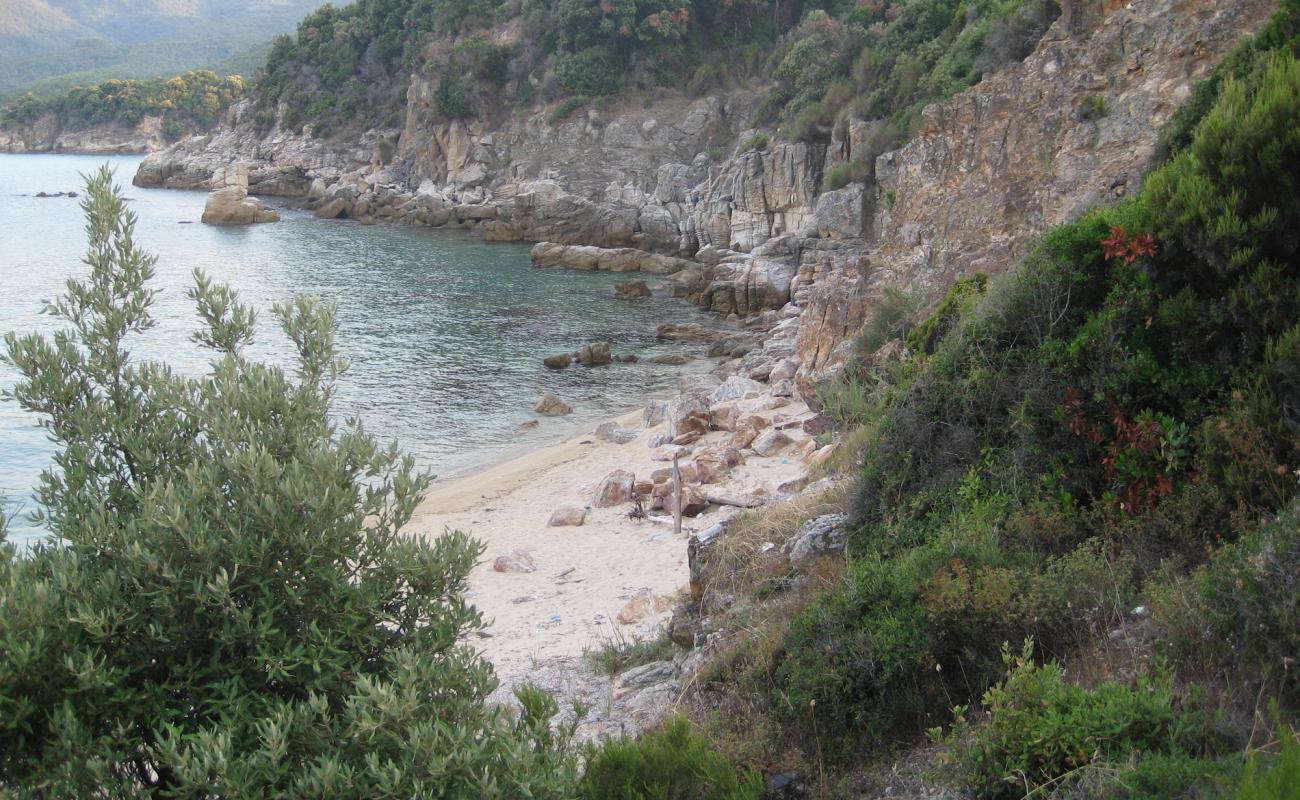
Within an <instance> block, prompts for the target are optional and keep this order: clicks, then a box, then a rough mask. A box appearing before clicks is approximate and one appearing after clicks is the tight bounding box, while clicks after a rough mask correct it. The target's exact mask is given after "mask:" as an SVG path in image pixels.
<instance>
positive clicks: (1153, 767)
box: [948, 644, 1232, 800]
mask: <svg viewBox="0 0 1300 800" xmlns="http://www.w3.org/2000/svg"><path fill="white" fill-rule="evenodd" d="M1031 656H1032V646H1031V645H1029V644H1026V646H1025V651H1024V653H1023V654H1022V655H1020V656H1019V657H1017V658H1014V659H1013V658H1012V657H1011V654H1010V652H1009V651H1004V659H1005V661H1006V664H1007V667H1008V673H1007V677H1006V679H1005V680H1004V681H1003V682H1001V683H999V684H998V685H997V686H994V687H993V688H991V689H989V691H988V692H987V693H986V694H985V695H984V698H983V707H984V710H985V713H986V715H987V723H986V724H983V725H979V726H974V725H970V724H968V723H966V722H965V721H964V720H960V721H959V723H958V724H957V725H956V726H955V729H954V731H953V733H952V734H951V735H950V736H949V737H948V740H949V742H950V743H951V744H952V745H953V747H954V749H955V751H956V753H957V758H958V762H959V765H960V768H961V770H962V772H963V776H964V780H965V782H966V783H967V785H968V786H969V788H970V789H971V791H972V792H973V793H974V794H975V795H976V796H977V797H981V798H988V800H996V799H997V798H1006V799H1007V800H1019V798H1023V797H1027V796H1032V795H1034V794H1035V793H1045V792H1046V791H1047V790H1051V791H1052V792H1056V793H1059V792H1063V791H1064V790H1066V789H1068V788H1069V787H1070V786H1071V785H1078V786H1087V785H1089V784H1092V787H1091V788H1092V789H1093V790H1094V791H1096V790H1097V788H1098V787H1097V784H1104V785H1105V787H1106V788H1105V790H1104V791H1102V792H1101V794H1103V795H1104V796H1107V797H1114V798H1120V797H1129V798H1134V800H1137V798H1144V799H1145V800H1155V799H1156V798H1180V797H1190V796H1193V794H1192V793H1193V792H1196V791H1198V790H1201V791H1207V792H1208V791H1209V790H1211V789H1214V788H1217V786H1216V785H1217V784H1218V782H1219V780H1220V779H1221V773H1222V772H1223V771H1224V769H1225V765H1223V764H1220V763H1218V758H1217V757H1221V756H1223V755H1224V754H1226V753H1227V752H1229V751H1230V750H1231V745H1232V742H1231V739H1230V737H1228V736H1226V735H1225V734H1224V733H1223V732H1222V731H1221V729H1220V726H1219V725H1217V724H1216V723H1215V722H1214V720H1213V719H1212V718H1211V717H1209V716H1207V715H1206V714H1205V712H1203V711H1201V710H1200V709H1199V708H1198V707H1197V699H1196V698H1195V697H1194V696H1193V697H1192V698H1190V699H1189V700H1180V699H1179V698H1178V697H1177V695H1176V694H1175V692H1174V691H1173V690H1172V689H1171V687H1170V683H1169V679H1168V677H1167V676H1164V675H1160V674H1156V675H1143V676H1139V677H1138V678H1137V679H1136V681H1134V683H1132V684H1127V683H1115V682H1104V683H1101V684H1099V685H1098V686H1096V687H1094V688H1092V689H1084V688H1082V687H1080V686H1077V685H1074V684H1071V683H1067V682H1066V681H1065V676H1064V673H1063V671H1062V670H1061V668H1060V667H1059V666H1057V665H1056V664H1054V663H1049V664H1046V665H1044V666H1037V665H1035V663H1034V662H1033V660H1032V657H1031ZM1097 767H1100V768H1103V769H1105V770H1106V772H1102V770H1093V771H1090V768H1097ZM1097 773H1102V775H1101V777H1099V776H1098V774H1097ZM1085 796H1087V795H1085ZM1198 796H1204V797H1210V796H1212V795H1210V794H1208V793H1207V794H1204V795H1198Z"/></svg>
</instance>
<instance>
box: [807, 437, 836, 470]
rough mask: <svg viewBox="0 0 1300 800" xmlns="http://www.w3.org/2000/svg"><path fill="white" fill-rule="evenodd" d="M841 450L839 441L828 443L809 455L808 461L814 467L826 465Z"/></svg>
mask: <svg viewBox="0 0 1300 800" xmlns="http://www.w3.org/2000/svg"><path fill="white" fill-rule="evenodd" d="M839 451H840V445H839V442H834V443H832V444H828V445H826V446H825V447H823V448H821V449H820V450H817V451H815V452H814V453H813V454H812V455H811V456H809V457H808V463H809V464H811V465H813V466H814V467H822V466H825V465H826V464H827V463H828V462H829V461H830V460H831V459H832V458H834V457H835V454H836V453H838V452H839Z"/></svg>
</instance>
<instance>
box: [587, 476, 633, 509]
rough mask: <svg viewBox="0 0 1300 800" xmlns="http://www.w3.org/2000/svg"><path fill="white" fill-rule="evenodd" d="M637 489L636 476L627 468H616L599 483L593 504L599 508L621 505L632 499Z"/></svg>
mask: <svg viewBox="0 0 1300 800" xmlns="http://www.w3.org/2000/svg"><path fill="white" fill-rule="evenodd" d="M635 490H636V476H635V475H633V474H632V473H630V472H628V471H627V470H623V469H616V470H614V471H613V472H611V473H609V474H608V475H606V476H605V477H604V478H602V479H601V481H600V483H599V484H597V486H596V492H595V498H594V499H593V501H592V504H593V505H595V506H596V507H597V508H611V507H613V506H617V505H621V504H623V503H626V502H629V501H630V500H631V499H632V494H633V493H634V492H635Z"/></svg>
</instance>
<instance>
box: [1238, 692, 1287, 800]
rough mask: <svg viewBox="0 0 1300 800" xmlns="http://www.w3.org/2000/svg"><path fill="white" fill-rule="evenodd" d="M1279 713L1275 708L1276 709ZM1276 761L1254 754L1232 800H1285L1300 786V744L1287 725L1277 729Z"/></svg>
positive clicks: (1279, 726) (1280, 725)
mask: <svg viewBox="0 0 1300 800" xmlns="http://www.w3.org/2000/svg"><path fill="white" fill-rule="evenodd" d="M1274 710H1275V711H1276V708H1275V709H1274ZM1277 741H1278V750H1279V752H1278V754H1277V756H1276V758H1272V759H1269V758H1261V757H1260V754H1259V753H1252V754H1251V757H1250V761H1249V762H1248V763H1247V764H1246V774H1245V775H1244V776H1242V779H1241V785H1240V786H1238V787H1237V792H1236V794H1234V795H1233V800H1286V798H1290V797H1294V796H1295V792H1296V787H1298V786H1300V742H1297V741H1296V738H1295V733H1294V732H1293V731H1291V729H1289V728H1288V727H1286V726H1285V725H1282V724H1279V725H1278V726H1277Z"/></svg>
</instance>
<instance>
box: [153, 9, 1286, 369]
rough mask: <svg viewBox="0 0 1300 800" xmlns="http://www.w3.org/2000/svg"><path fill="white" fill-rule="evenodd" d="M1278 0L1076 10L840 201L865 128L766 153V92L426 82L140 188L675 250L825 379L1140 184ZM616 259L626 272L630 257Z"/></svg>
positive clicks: (705, 285) (180, 162)
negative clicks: (333, 136)
mask: <svg viewBox="0 0 1300 800" xmlns="http://www.w3.org/2000/svg"><path fill="white" fill-rule="evenodd" d="M1275 7H1276V2H1275V0H1238V2H1234V3H1222V2H1218V1H1217V0H1133V2H1131V3H1130V4H1128V5H1121V4H1120V3H1119V2H1117V1H1116V0H1104V2H1103V0H1073V1H1072V2H1069V3H1067V4H1066V8H1065V9H1064V11H1065V13H1064V14H1063V15H1062V17H1061V18H1060V19H1059V20H1058V21H1057V22H1056V23H1055V25H1053V27H1052V28H1051V29H1050V30H1049V31H1048V33H1047V35H1046V36H1045V37H1044V38H1043V40H1042V41H1041V42H1040V43H1039V45H1038V47H1037V48H1036V49H1035V50H1034V52H1033V53H1032V54H1031V55H1030V56H1029V57H1028V58H1027V59H1026V60H1025V61H1024V62H1023V63H1018V64H1015V65H1012V66H1011V67H1008V68H1006V69H1004V70H1002V71H1000V72H998V73H996V74H993V75H990V76H988V77H987V78H986V79H985V80H984V81H983V82H982V83H980V84H979V85H977V86H975V87H973V88H972V89H970V90H967V91H966V92H963V93H961V94H959V95H957V96H956V97H954V98H952V99H951V100H950V101H947V102H945V103H940V104H935V105H933V106H930V107H929V108H927V109H926V111H925V113H924V118H923V124H922V127H921V130H920V131H919V133H918V134H917V135H916V136H915V137H914V138H913V139H912V140H911V142H910V143H908V144H907V145H906V146H905V147H903V148H902V149H900V150H898V151H895V152H891V153H886V154H885V155H883V156H880V157H879V158H878V159H877V160H876V163H875V178H874V180H873V181H872V182H870V183H868V184H865V185H864V184H861V183H859V184H851V185H849V186H848V187H846V188H843V189H840V190H837V191H828V192H823V191H822V183H823V175H824V174H826V173H827V172H828V170H829V169H830V168H832V167H833V166H835V165H837V164H841V163H847V162H849V161H852V160H854V159H855V158H860V157H861V154H862V153H863V152H865V151H864V149H863V148H864V147H865V145H864V144H863V142H865V141H867V139H868V138H869V135H870V132H871V126H870V124H869V123H864V122H855V123H853V124H850V125H847V126H844V127H843V129H842V130H837V131H836V133H835V135H834V136H833V137H832V139H831V141H830V142H829V143H824V144H818V143H790V142H772V143H770V144H769V143H767V141H766V138H765V137H757V136H755V131H754V130H753V128H754V119H755V116H756V109H757V106H758V101H759V98H760V93H759V92H758V91H756V90H751V91H746V90H739V91H734V92H731V93H729V94H727V95H725V96H717V97H708V98H701V99H696V100H691V99H688V98H683V97H681V96H678V95H670V96H667V97H660V98H657V99H653V100H652V101H645V102H642V101H635V102H634V101H630V100H627V101H624V103H623V104H622V105H615V106H612V107H609V108H588V109H580V110H575V113H574V114H572V115H570V118H568V119H553V118H552V117H553V116H554V113H553V112H551V111H550V110H547V109H534V110H532V111H531V112H527V113H522V112H521V113H509V114H505V115H504V116H501V117H500V118H496V119H493V120H490V121H486V120H485V121H476V122H472V123H465V122H460V121H457V122H450V123H447V122H437V121H435V115H433V114H432V112H431V111H430V108H431V107H432V92H433V89H432V87H430V86H429V85H428V84H427V82H425V81H423V80H422V79H420V78H419V77H416V78H413V79H412V82H411V84H410V86H409V88H408V92H407V101H408V102H407V113H406V119H405V121H404V126H403V127H402V129H401V130H398V131H374V132H371V133H369V134H367V136H366V138H365V139H364V140H363V141H361V142H359V143H357V144H356V145H355V146H350V147H346V148H338V147H331V146H328V145H327V144H325V143H323V142H320V141H319V140H315V139H311V138H310V137H307V138H303V137H298V136H287V135H285V134H283V133H282V132H280V131H279V130H278V129H276V130H272V131H271V132H270V133H269V134H266V135H259V134H258V133H257V132H256V131H254V130H253V128H252V127H251V125H250V124H248V123H247V122H246V121H245V119H244V117H245V116H246V115H247V109H246V108H244V107H242V106H237V107H235V108H234V109H232V111H231V115H230V119H229V121H228V122H229V124H228V125H227V127H226V128H224V129H223V130H222V131H220V132H218V133H216V134H215V135H212V136H209V137H203V138H200V139H193V140H189V141H186V142H184V143H182V144H180V145H178V146H176V147H173V148H171V149H169V150H168V151H165V152H163V153H159V154H155V155H153V156H150V157H149V158H148V159H146V161H145V163H144V165H143V166H142V167H141V170H140V173H139V175H138V176H137V182H138V183H140V184H143V185H161V186H172V187H178V188H211V187H210V182H211V178H212V176H213V174H214V173H217V172H218V171H219V170H221V169H223V168H225V167H227V166H229V165H231V164H232V163H235V162H243V163H247V164H248V165H249V188H250V191H252V192H253V193H255V194H256V193H261V194H284V195H303V196H306V197H308V198H309V199H310V201H311V202H312V203H313V204H314V205H315V206H316V207H317V208H318V209H319V210H318V213H321V214H322V216H328V217H337V216H347V217H353V218H362V219H366V218H378V219H388V220H393V221H404V222H408V223H413V224H427V225H444V224H451V225H458V226H461V227H468V228H475V229H477V230H479V231H481V232H482V234H483V235H484V236H485V237H486V238H488V239H495V240H504V239H523V240H532V241H545V242H553V243H558V244H560V245H594V246H596V247H601V248H634V249H636V250H640V251H645V252H647V253H656V254H660V255H663V256H671V257H673V259H672V260H671V261H670V262H654V263H655V264H656V265H661V264H662V263H680V264H681V265H682V266H683V268H682V269H680V270H679V271H678V272H677V273H676V274H674V275H673V276H672V280H673V282H674V284H675V285H676V287H677V290H678V292H679V293H680V294H682V295H683V296H686V297H689V298H690V299H691V300H693V301H694V302H696V303H698V304H700V305H702V306H704V307H706V308H710V309H713V310H715V311H717V312H719V313H722V314H735V315H737V316H738V317H751V318H758V317H759V316H760V315H762V314H763V313H764V312H769V313H768V314H767V316H766V317H765V318H763V321H764V323H765V325H766V327H769V328H772V327H773V326H775V328H774V331H775V333H774V334H773V336H772V342H773V344H772V347H771V348H763V349H760V350H758V351H755V352H754V353H752V354H751V355H749V356H747V357H746V358H747V359H748V362H747V363H746V364H743V365H742V368H752V369H753V370H755V371H756V372H761V371H762V369H763V366H764V364H763V359H767V360H769V361H770V360H771V359H773V358H786V357H787V356H788V355H789V354H794V355H796V356H797V357H798V360H799V362H800V363H801V365H802V366H801V369H802V371H803V373H804V374H805V375H810V374H816V373H818V372H820V371H823V370H825V369H826V368H828V367H832V366H834V365H835V364H836V363H837V361H838V360H839V359H840V358H841V357H842V355H843V354H844V352H845V343H846V342H847V341H848V340H849V339H850V338H852V336H853V335H854V334H855V333H856V331H857V330H858V329H859V328H860V326H861V324H862V322H863V320H864V318H865V316H866V314H867V312H868V310H869V309H870V307H871V305H872V303H873V302H874V301H875V300H876V299H877V298H879V296H880V295H881V293H882V292H883V291H884V289H885V288H886V287H889V286H906V287H910V288H911V289H914V290H916V291H918V292H920V293H922V294H923V295H924V296H925V297H927V298H930V299H934V298H937V297H938V296H939V295H941V293H942V292H943V290H944V289H945V288H946V286H947V285H948V284H949V283H950V282H951V281H952V280H954V279H955V278H956V277H957V276H960V275H962V274H967V273H970V272H975V271H982V272H987V273H997V272H1000V271H1003V270H1005V269H1006V268H1007V267H1008V266H1009V265H1011V264H1012V263H1014V261H1015V259H1016V258H1017V257H1018V255H1019V254H1021V253H1022V252H1023V250H1024V248H1025V247H1026V245H1027V244H1028V243H1029V242H1030V241H1031V240H1032V239H1033V238H1034V237H1035V236H1036V235H1037V234H1039V233H1041V232H1042V231H1044V230H1045V229H1046V228H1048V227H1050V226H1051V225H1054V224H1056V223H1059V222H1062V221H1065V220H1068V219H1071V218H1073V217H1075V216H1077V215H1078V214H1080V213H1082V212H1083V211H1084V210H1085V209H1087V208H1088V207H1090V206H1093V205H1095V204H1097V203H1103V202H1107V201H1109V200H1113V199H1114V198H1116V197H1119V196H1122V195H1124V194H1125V193H1128V192H1132V191H1134V190H1135V189H1136V188H1137V184H1138V182H1139V180H1140V176H1141V175H1142V173H1143V171H1144V169H1145V167H1146V165H1147V164H1148V163H1149V162H1150V160H1151V158H1152V156H1153V154H1154V152H1155V147H1156V143H1157V140H1158V134H1159V130H1160V128H1161V126H1162V125H1163V124H1164V123H1165V122H1166V121H1167V120H1168V118H1169V116H1170V115H1171V114H1172V113H1173V111H1174V110H1175V109H1176V108H1177V107H1178V105H1179V104H1180V103H1181V102H1182V101H1183V100H1184V99H1186V98H1187V97H1188V96H1189V94H1190V92H1191V91H1192V89H1193V88H1194V86H1195V85H1196V83H1197V82H1198V81H1200V80H1201V79H1202V78H1204V77H1205V76H1206V75H1207V74H1208V73H1209V71H1210V70H1211V69H1212V68H1213V66H1214V65H1215V64H1216V63H1217V62H1218V61H1219V60H1220V59H1221V58H1222V57H1223V55H1224V54H1225V53H1226V52H1227V51H1228V50H1229V49H1230V48H1231V47H1232V45H1233V44H1234V43H1235V42H1236V41H1237V40H1238V39H1239V38H1240V37H1241V36H1242V35H1244V34H1246V33H1247V32H1250V31H1252V30H1254V29H1256V28H1257V27H1258V26H1259V25H1260V24H1262V22H1263V21H1264V20H1265V19H1266V18H1267V16H1268V15H1269V14H1270V13H1271V12H1272V11H1273V10H1274V9H1275ZM500 35H501V36H506V37H508V36H510V35H516V33H514V32H512V31H510V30H503V31H501V32H500ZM394 142H395V144H394ZM385 150H389V151H391V152H387V153H386V152H385ZM384 162H387V163H384ZM580 250H581V252H580V253H579V256H580V257H581V258H582V259H584V262H585V261H590V263H591V264H593V265H597V266H598V265H599V263H600V261H601V259H600V258H599V257H598V256H594V255H592V254H591V253H590V252H589V250H590V248H580ZM564 252H565V251H564V250H563V249H560V250H556V249H555V248H550V249H548V250H546V254H547V255H546V258H548V259H550V260H552V261H554V260H557V259H560V260H562V259H563V258H564ZM575 252H578V251H577V250H575ZM683 258H690V259H694V260H695V263H696V265H697V266H696V267H690V266H686V265H688V264H689V263H690V262H685V261H680V259H683ZM612 260H613V261H615V262H617V263H619V264H623V265H626V264H627V263H629V261H628V256H627V254H626V251H620V255H619V256H618V258H617V259H612ZM657 268H658V267H656V269H657ZM778 311H779V313H772V312H778ZM769 349H770V350H771V351H772V352H767V350H769Z"/></svg>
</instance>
